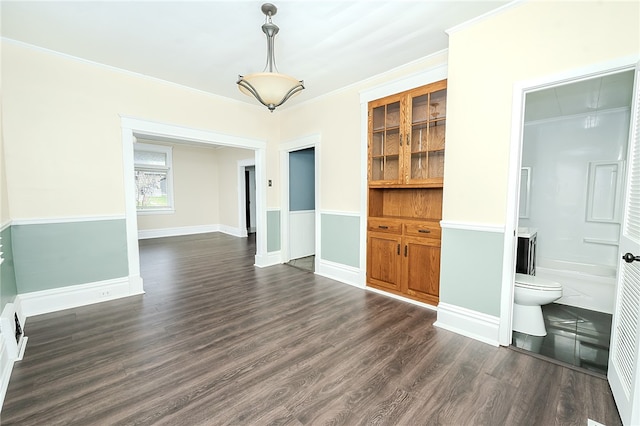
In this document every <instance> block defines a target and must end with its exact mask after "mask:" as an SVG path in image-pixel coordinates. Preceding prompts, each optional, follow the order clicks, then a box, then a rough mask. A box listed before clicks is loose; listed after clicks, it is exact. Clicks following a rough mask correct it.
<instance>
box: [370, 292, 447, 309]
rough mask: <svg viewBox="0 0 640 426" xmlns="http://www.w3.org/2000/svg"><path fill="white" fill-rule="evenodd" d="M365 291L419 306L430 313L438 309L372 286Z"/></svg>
mask: <svg viewBox="0 0 640 426" xmlns="http://www.w3.org/2000/svg"><path fill="white" fill-rule="evenodd" d="M365 290H367V291H370V292H372V293H378V294H381V295H383V296H387V297H391V298H392V299H396V300H401V301H403V302H407V303H411V304H412V305H416V306H420V307H422V308H427V309H430V310H432V311H437V310H438V308H437V307H436V306H435V305H430V304H428V303H424V302H420V301H418V300H413V299H409V298H408V297H404V296H400V295H398V294H394V293H390V292H389V291H388V290H380V289H377V288H375V287H372V286H367V287H365Z"/></svg>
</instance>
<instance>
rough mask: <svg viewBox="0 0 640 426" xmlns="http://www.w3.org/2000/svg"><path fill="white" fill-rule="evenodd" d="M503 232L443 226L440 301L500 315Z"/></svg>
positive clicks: (495, 315) (496, 315)
mask: <svg viewBox="0 0 640 426" xmlns="http://www.w3.org/2000/svg"><path fill="white" fill-rule="evenodd" d="M503 250H504V234H503V233H502V232H485V231H475V230H465V229H454V228H444V227H443V229H442V258H441V259H442V261H441V270H440V302H442V303H447V304H450V305H455V306H459V307H462V308H466V309H470V310H472V311H476V312H480V313H483V314H487V315H492V316H494V317H499V316H500V293H501V288H502V256H503Z"/></svg>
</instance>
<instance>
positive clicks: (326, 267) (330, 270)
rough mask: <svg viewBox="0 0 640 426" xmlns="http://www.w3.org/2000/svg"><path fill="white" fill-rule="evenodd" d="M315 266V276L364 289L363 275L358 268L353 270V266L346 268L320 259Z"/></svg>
mask: <svg viewBox="0 0 640 426" xmlns="http://www.w3.org/2000/svg"><path fill="white" fill-rule="evenodd" d="M316 264H317V265H318V270H317V271H316V274H318V275H321V276H323V277H327V278H331V279H332V280H336V281H340V282H341V283H345V284H349V285H352V286H355V287H359V288H364V283H365V274H364V271H361V270H360V268H354V267H353V266H347V265H343V264H341V263H336V262H331V261H328V260H324V259H320V260H319V261H318V262H317V263H316Z"/></svg>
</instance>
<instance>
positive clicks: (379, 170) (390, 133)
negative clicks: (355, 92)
mask: <svg viewBox="0 0 640 426" xmlns="http://www.w3.org/2000/svg"><path fill="white" fill-rule="evenodd" d="M405 109H406V106H405V95H394V96H389V97H387V98H384V99H380V100H378V101H374V102H370V103H369V142H368V143H369V165H368V169H369V170H368V175H369V185H393V184H400V183H402V182H403V180H404V173H403V171H402V170H403V160H404V158H403V139H406V136H405V130H404V127H405V126H404V114H405V113H404V111H405Z"/></svg>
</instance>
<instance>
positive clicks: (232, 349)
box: [1, 233, 620, 426]
mask: <svg viewBox="0 0 640 426" xmlns="http://www.w3.org/2000/svg"><path fill="white" fill-rule="evenodd" d="M254 253H255V244H254V242H253V241H251V240H247V239H240V238H234V237H230V236H227V235H224V234H217V233H213V234H204V235H197V236H188V237H174V238H163V239H153V240H144V241H141V242H140V256H141V268H142V276H143V277H144V283H145V284H144V285H145V290H146V294H145V295H144V296H135V297H130V298H126V299H120V300H115V301H110V302H105V303H101V304H97V305H92V306H85V307H81V308H76V309H70V310H66V311H61V312H56V313H52V314H47V315H41V316H37V317H32V318H29V319H28V321H27V323H26V335H27V336H28V337H29V341H28V344H27V348H26V353H25V357H24V360H23V361H20V362H17V363H16V364H15V367H14V370H13V374H12V377H11V381H10V383H9V389H8V392H7V395H6V399H5V403H4V407H3V409H2V414H1V416H2V418H1V420H2V424H3V425H115V424H117V425H129V424H136V425H145V424H167V425H218V424H221V425H267V424H289V425H301V424H303V425H304V424H314V425H315V424H344V425H359V424H383V425H422V424H447V425H468V424H469V425H470V424H478V425H552V424H575V425H583V426H584V425H586V424H587V418H590V419H593V420H595V421H598V422H600V423H603V424H606V425H609V426H612V425H618V424H620V418H619V417H618V414H617V412H616V409H615V406H614V402H613V399H612V396H611V392H610V390H609V387H608V384H607V382H606V380H603V379H601V378H598V377H593V376H590V375H587V374H584V373H581V372H577V371H574V370H571V369H569V368H565V367H562V366H559V365H555V364H552V363H549V362H546V361H543V360H540V359H537V358H534V357H532V356H528V355H525V354H522V353H519V352H516V351H513V350H510V349H508V348H496V347H492V346H489V345H486V344H484V343H480V342H477V341H474V340H471V339H468V338H465V337H462V336H459V335H457V334H454V333H451V332H448V331H446V330H442V329H438V328H434V327H433V322H434V321H435V319H436V314H435V312H432V311H430V310H426V309H423V308H420V307H416V306H414V305H411V304H408V303H403V302H400V301H397V300H394V299H391V298H387V297H384V296H381V295H378V294H375V293H372V292H367V291H365V290H362V289H358V288H355V287H352V286H349V285H345V284H341V283H338V282H335V281H332V280H330V279H326V278H323V277H320V276H316V275H314V274H312V273H310V272H308V271H304V270H301V269H298V268H295V267H291V266H287V265H278V266H273V267H269V268H263V269H260V268H256V267H254V266H253V262H254V258H253V254H254Z"/></svg>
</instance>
